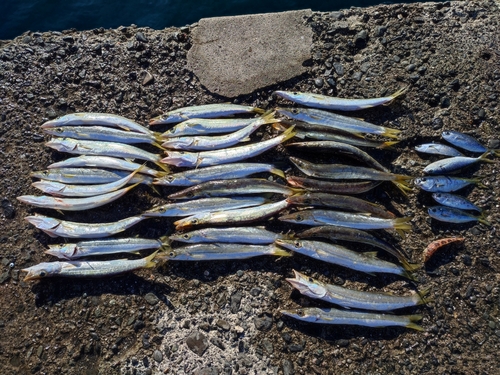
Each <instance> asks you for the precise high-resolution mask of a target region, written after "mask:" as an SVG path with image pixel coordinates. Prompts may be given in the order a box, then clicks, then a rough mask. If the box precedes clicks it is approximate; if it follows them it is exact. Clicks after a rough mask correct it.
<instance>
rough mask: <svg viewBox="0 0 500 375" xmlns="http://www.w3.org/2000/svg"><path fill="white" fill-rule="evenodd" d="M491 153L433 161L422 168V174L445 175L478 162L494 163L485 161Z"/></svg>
mask: <svg viewBox="0 0 500 375" xmlns="http://www.w3.org/2000/svg"><path fill="white" fill-rule="evenodd" d="M490 153H491V151H486V152H485V153H484V154H482V155H481V156H479V157H477V158H470V157H467V156H454V157H452V158H446V159H441V160H438V161H435V162H434V163H431V164H429V165H428V166H426V167H425V168H424V173H427V174H434V175H435V174H446V173H454V172H457V171H459V170H461V169H463V168H465V167H468V166H470V165H472V164H475V163H478V162H481V161H483V162H488V163H495V162H494V161H492V160H490V159H487V156H488V155H489V154H490Z"/></svg>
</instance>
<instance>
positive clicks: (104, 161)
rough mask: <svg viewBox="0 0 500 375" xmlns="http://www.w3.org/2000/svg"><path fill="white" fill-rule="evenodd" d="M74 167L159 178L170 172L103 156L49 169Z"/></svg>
mask: <svg viewBox="0 0 500 375" xmlns="http://www.w3.org/2000/svg"><path fill="white" fill-rule="evenodd" d="M159 166H160V165H159ZM74 167H93V168H111V169H118V170H124V171H130V172H132V171H135V170H136V169H139V172H140V173H142V174H147V175H150V176H154V177H158V178H161V177H163V176H165V175H166V174H167V173H168V171H158V170H156V169H152V168H148V167H147V166H145V165H144V164H142V165H141V164H138V163H134V162H131V161H130V160H125V159H121V158H114V157H111V156H101V155H97V156H95V155H80V156H76V157H73V158H68V159H65V160H62V161H59V162H56V163H52V164H50V165H49V166H48V167H47V168H48V169H54V168H74ZM160 167H161V168H163V169H164V168H165V165H164V164H163V165H161V166H160Z"/></svg>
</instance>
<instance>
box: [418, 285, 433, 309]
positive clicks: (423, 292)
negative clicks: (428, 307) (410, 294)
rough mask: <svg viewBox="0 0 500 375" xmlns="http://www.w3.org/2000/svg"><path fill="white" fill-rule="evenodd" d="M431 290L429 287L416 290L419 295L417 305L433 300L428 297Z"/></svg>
mask: <svg viewBox="0 0 500 375" xmlns="http://www.w3.org/2000/svg"><path fill="white" fill-rule="evenodd" d="M430 291H431V288H425V289H422V290H420V291H417V294H418V296H419V297H420V299H419V301H418V304H419V305H425V304H427V303H429V302H434V299H432V298H430V297H428V294H429V292H430Z"/></svg>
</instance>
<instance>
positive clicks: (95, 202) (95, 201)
mask: <svg viewBox="0 0 500 375" xmlns="http://www.w3.org/2000/svg"><path fill="white" fill-rule="evenodd" d="M137 185H138V183H137V184H134V185H132V186H128V187H125V188H123V189H120V190H116V191H112V192H110V193H106V194H101V195H94V196H91V197H84V198H58V197H51V196H47V195H41V196H36V195H22V196H20V197H17V199H18V200H19V201H20V202H23V203H27V204H31V205H32V206H36V207H42V208H52V209H54V210H61V211H83V210H90V209H92V208H96V207H101V206H104V205H105V204H108V203H111V202H113V201H115V200H117V199H118V198H120V197H122V196H124V195H125V194H126V193H127V192H128V191H129V190H131V189H133V188H134V187H136V186H137Z"/></svg>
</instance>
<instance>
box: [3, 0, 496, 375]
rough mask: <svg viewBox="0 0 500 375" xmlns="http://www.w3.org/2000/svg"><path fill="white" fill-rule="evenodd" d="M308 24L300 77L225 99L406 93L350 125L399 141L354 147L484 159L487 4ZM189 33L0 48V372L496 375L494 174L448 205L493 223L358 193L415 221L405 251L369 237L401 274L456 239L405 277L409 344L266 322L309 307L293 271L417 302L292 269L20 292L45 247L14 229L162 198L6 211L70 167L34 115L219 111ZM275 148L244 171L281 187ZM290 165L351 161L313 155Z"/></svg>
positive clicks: (47, 283) (422, 196) (344, 276)
mask: <svg viewBox="0 0 500 375" xmlns="http://www.w3.org/2000/svg"><path fill="white" fill-rule="evenodd" d="M307 25H308V27H310V28H311V29H312V30H313V33H314V34H313V44H312V46H311V51H312V52H311V53H312V60H311V64H310V65H309V66H307V69H306V71H305V73H303V74H302V75H300V76H297V77H293V78H290V79H289V80H288V81H285V82H283V83H280V84H279V85H274V86H270V87H268V88H266V89H257V90H255V91H254V92H252V93H251V94H248V95H245V96H240V97H239V98H238V99H237V100H235V102H238V103H244V104H251V105H255V106H260V107H263V108H272V107H274V106H276V105H289V103H286V102H285V101H283V100H281V99H277V98H275V97H273V96H272V95H271V93H272V92H273V91H274V90H298V91H312V92H317V93H322V94H327V95H334V96H341V97H351V98H362V97H364V98H368V97H373V96H378V95H384V94H388V93H392V92H394V91H396V90H398V89H400V88H402V87H405V86H409V90H408V92H407V94H406V95H405V97H404V98H402V99H401V100H399V101H397V102H395V103H393V104H392V105H391V106H388V107H382V108H377V109H372V110H365V111H362V112H358V113H356V116H357V117H363V118H365V119H366V120H368V121H371V122H373V123H375V124H380V125H386V126H390V127H395V128H398V129H401V130H403V137H402V138H403V141H402V142H401V143H400V144H399V145H398V146H397V147H396V148H395V149H394V150H385V151H383V150H369V152H370V154H371V155H373V156H374V157H376V158H377V160H378V161H380V162H381V163H382V164H383V165H385V166H387V167H390V168H391V169H392V170H393V171H396V172H398V173H406V174H410V175H413V176H419V175H421V171H422V169H423V168H424V166H425V165H426V164H428V163H429V162H430V161H433V160H436V158H434V157H426V156H423V155H418V154H417V153H416V152H415V151H414V150H413V147H414V146H415V145H417V144H420V143H423V142H427V141H437V140H439V139H440V133H441V131H443V130H445V129H455V130H460V131H464V132H467V133H469V134H472V135H474V136H475V137H477V138H478V139H479V140H480V141H481V142H483V143H484V144H488V145H489V146H490V147H494V148H499V142H498V134H499V132H500V124H499V117H498V113H499V95H500V61H499V60H500V56H499V51H500V48H499V46H500V43H499V34H498V30H499V28H500V25H499V10H498V7H497V3H496V2H495V1H467V2H451V3H450V2H447V3H438V4H412V5H381V6H379V7H373V8H367V9H358V8H353V9H350V10H346V11H343V12H334V13H313V14H312V16H311V17H310V18H309V19H308V20H307ZM196 27H199V26H196V25H193V26H192V27H186V28H181V29H166V30H151V29H137V28H135V27H121V28H119V29H116V30H104V29H97V30H90V31H82V32H76V31H66V32H63V33H55V32H54V33H26V34H23V35H21V36H19V37H18V38H16V39H15V40H13V41H5V42H2V44H1V49H0V98H1V99H0V138H1V142H0V153H1V160H2V163H1V165H0V174H1V177H2V178H1V179H0V191H1V199H2V209H3V210H2V216H1V218H0V223H1V231H0V243H1V244H2V257H1V258H2V262H1V267H2V269H1V272H0V278H1V284H0V298H1V300H0V301H1V303H0V373H2V374H29V373H35V374H37V373H39V374H42V373H47V374H55V373H58V374H162V373H170V374H198V375H200V374H276V373H281V374H287V375H288V374H312V373H315V374H368V373H370V374H388V373H394V374H416V373H419V374H425V373H432V374H494V373H496V372H497V371H498V368H499V365H500V361H499V358H498V347H499V345H500V313H499V303H500V302H499V301H500V277H499V273H498V272H499V270H500V262H499V248H498V243H499V234H498V233H499V232H498V225H499V224H498V223H499V209H498V201H499V197H498V194H499V191H500V186H499V180H498V165H497V164H486V163H485V164H480V165H477V166H475V167H472V168H469V169H467V171H466V172H464V173H463V174H462V175H464V176H468V177H470V176H472V175H477V176H481V178H482V181H483V183H484V184H485V185H487V187H488V188H486V189H480V188H477V187H470V188H467V189H465V190H464V191H463V194H464V195H467V196H468V198H469V199H471V200H472V201H473V202H474V203H476V204H477V205H479V206H481V207H483V208H484V209H485V210H486V212H487V218H488V220H489V221H490V222H491V223H492V226H491V227H486V226H484V225H480V224H475V223H470V224H462V225H452V224H445V223H439V222H436V221H434V220H431V219H430V218H429V216H428V215H427V207H428V206H430V205H433V202H432V199H431V197H430V194H427V193H424V192H420V191H418V190H417V189H415V191H414V192H413V193H411V194H410V196H409V198H404V197H402V196H401V195H399V193H398V192H397V191H394V190H393V189H392V188H391V186H390V185H386V184H384V185H381V186H380V187H378V188H377V189H375V190H374V191H372V192H370V193H368V194H365V195H363V197H364V198H366V199H369V200H371V201H374V202H379V203H381V204H385V205H387V206H388V207H389V208H390V209H391V211H393V212H394V213H397V214H398V215H412V216H413V219H412V222H411V223H412V226H413V231H412V233H411V234H410V235H409V236H408V237H407V238H406V239H404V240H402V241H400V242H398V239H397V238H396V237H393V236H391V235H390V234H389V233H385V234H384V233H380V235H381V236H383V237H384V238H386V239H387V240H389V241H391V242H392V243H394V244H397V245H398V246H401V247H402V248H404V249H405V250H406V251H407V252H408V253H409V254H411V256H412V258H413V260H415V261H418V260H420V258H421V254H422V251H423V249H424V248H425V247H426V246H427V244H428V243H429V242H430V241H432V240H434V239H436V238H442V237H448V236H452V235H457V236H463V237H465V238H466V240H465V243H464V244H463V246H451V247H449V248H447V249H443V250H442V251H441V252H439V253H437V254H436V255H435V257H434V258H433V260H432V261H431V262H430V263H429V265H428V267H427V268H425V269H423V270H421V271H419V272H418V278H419V281H420V282H419V284H418V285H419V286H418V288H422V289H423V288H430V296H431V297H432V298H433V299H434V302H432V303H430V304H429V305H428V306H424V307H419V308H414V309H406V310H404V311H402V312H401V313H419V314H422V315H423V320H422V322H421V323H422V326H423V327H424V329H425V332H416V331H410V330H406V329H396V328H390V329H367V328H360V327H352V326H337V327H323V326H310V325H306V324H299V323H297V322H296V321H293V320H291V319H285V318H283V317H282V316H281V314H280V313H279V311H280V309H284V308H293V307H298V306H300V305H302V306H308V305H311V306H326V304H321V303H318V302H315V301H312V300H309V299H307V298H305V297H301V296H300V295H298V294H297V293H296V292H292V289H291V287H290V286H289V285H288V284H287V283H286V282H285V278H286V277H291V276H292V269H296V270H298V271H300V272H303V273H306V274H308V275H311V276H313V277H316V278H319V279H321V280H322V281H329V282H335V283H337V284H343V285H345V286H346V287H351V288H359V289H362V290H373V291H375V290H379V291H380V290H384V291H388V292H393V293H395V294H409V293H410V291H411V290H414V289H415V285H413V284H412V283H409V282H407V281H405V280H403V279H400V278H397V277H392V276H390V275H382V276H377V277H375V276H369V275H363V274H360V273H359V272H353V271H349V270H347V269H344V268H341V267H336V266H333V265H328V264H324V263H321V262H318V261H315V260H312V259H309V258H305V257H303V256H300V255H296V256H294V257H291V258H287V259H279V260H276V259H271V258H266V257H263V258H257V259H254V260H247V261H243V262H198V263H174V262H171V263H168V264H166V265H165V266H163V267H161V268H159V269H156V270H153V271H149V270H147V271H141V272H137V273H136V274H129V275H124V276H121V277H115V278H110V279H102V280H61V279H52V280H49V279H47V280H44V281H42V282H30V283H25V282H23V281H22V277H20V276H21V274H20V269H22V268H25V267H28V266H31V265H34V264H37V263H39V262H42V261H49V260H52V258H50V257H49V256H47V255H45V254H43V250H44V249H45V248H47V245H48V244H52V243H58V242H60V241H61V240H58V239H51V238H49V237H48V236H46V235H45V234H43V233H42V232H40V231H38V230H36V229H35V228H33V227H32V226H30V225H29V224H28V223H26V222H25V221H24V219H23V218H24V217H25V216H27V215H30V214H32V213H35V212H36V213H41V214H46V215H53V216H56V217H60V218H62V217H64V218H65V219H66V220H73V221H82V222H100V221H113V220H119V219H122V218H125V217H128V216H132V215H134V214H137V213H140V212H142V211H144V210H146V209H149V208H151V207H152V206H153V205H156V204H160V203H162V202H165V198H164V197H166V196H167V195H168V194H169V193H171V192H173V191H175V190H176V189H173V188H161V189H159V190H160V195H158V194H157V193H155V192H154V191H153V190H152V189H150V188H149V187H146V186H141V187H139V188H137V189H135V190H134V191H133V192H131V193H130V194H128V195H127V196H125V197H124V198H122V199H120V200H118V201H116V202H114V203H112V204H109V205H107V206H103V207H101V208H98V209H94V210H91V211H88V212H81V213H78V212H71V213H66V214H64V215H61V214H60V213H57V212H52V211H51V210H42V209H35V208H31V207H29V206H26V205H23V204H21V203H20V202H18V201H17V200H16V197H17V196H19V195H24V194H35V193H37V192H36V191H35V189H34V188H32V187H31V186H30V185H31V183H32V179H31V178H30V176H29V172H30V171H34V170H41V169H44V168H45V167H46V166H47V165H48V164H49V163H51V162H53V161H58V160H62V159H65V158H66V157H67V155H63V154H61V153H58V152H53V151H50V150H49V149H47V148H46V147H44V144H43V142H44V141H45V140H48V138H49V137H47V136H45V135H43V134H42V133H41V131H40V129H39V126H40V125H41V124H42V123H43V122H44V121H46V120H47V119H49V118H55V117H57V116H60V115H63V114H65V113H71V112H77V111H88V112H91V111H94V112H111V113H117V114H120V115H123V116H126V117H128V118H131V119H134V120H136V121H138V122H140V123H143V124H146V123H147V120H148V119H149V118H151V117H153V116H156V115H158V114H160V113H162V111H164V110H168V109H174V108H178V107H182V106H187V105H196V104H206V103H214V102H220V101H223V100H222V99H221V98H220V97H219V96H218V95H216V94H215V93H212V92H209V91H208V90H207V89H205V88H203V85H202V83H200V81H199V80H198V79H197V78H196V77H195V76H194V75H193V73H192V72H191V71H190V70H189V69H187V68H186V66H187V60H186V55H187V53H188V51H189V50H190V48H191V47H192V46H193V44H194V42H193V40H192V36H191V35H192V34H191V33H192V32H194V30H195V29H196ZM234 58H235V59H239V56H234ZM159 130H164V128H160V129H159ZM271 135H272V130H271V129H268V128H263V129H262V130H260V131H258V132H257V133H256V134H255V135H254V140H258V139H261V138H268V137H270V136H271ZM150 151H155V150H154V149H150ZM291 152H293V151H292V150H288V149H286V148H285V147H281V146H280V147H278V148H276V149H275V150H272V151H270V152H268V153H266V154H265V155H262V156H260V157H257V158H255V160H257V161H275V162H282V163H284V164H283V168H284V169H286V170H287V173H288V174H292V175H293V174H299V172H298V171H297V170H296V169H294V168H292V166H291V165H290V164H289V163H288V161H287V158H286V156H287V155H288V153H291ZM294 155H297V156H302V157H304V158H308V159H310V160H316V161H317V162H333V161H337V160H340V162H347V163H348V162H351V160H350V159H345V158H340V157H336V156H335V155H331V154H328V153H323V154H320V153H312V154H311V153H307V154H305V153H304V154H303V155H299V154H298V153H297V152H296V151H295V152H294ZM497 160H498V159H497ZM263 177H265V178H267V177H268V175H264V176H263ZM277 198H278V197H277ZM172 221H173V220H166V219H165V220H153V219H151V220H147V221H144V222H143V223H141V224H139V225H137V226H135V227H133V228H131V229H130V230H128V231H127V232H126V233H125V235H130V236H135V235H140V236H143V237H147V238H158V237H160V236H161V235H164V234H166V233H171V231H172V230H173V228H172ZM265 224H266V226H267V228H268V229H271V230H275V231H284V232H286V231H288V230H290V229H291V230H299V229H300V227H298V226H292V225H282V224H279V223H278V222H277V221H276V220H269V221H268V222H266V223H265ZM351 246H352V245H351ZM353 247H355V246H353ZM358 247H359V248H361V247H360V246H358ZM362 249H366V250H371V251H373V249H371V248H368V247H366V248H362Z"/></svg>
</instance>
